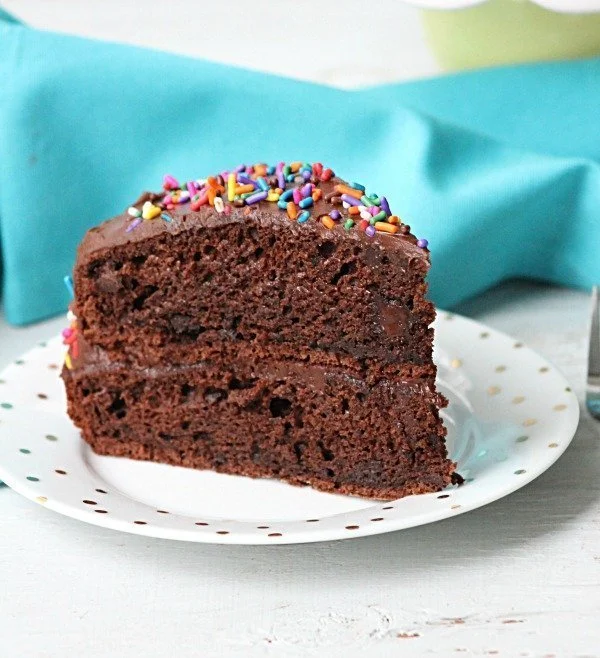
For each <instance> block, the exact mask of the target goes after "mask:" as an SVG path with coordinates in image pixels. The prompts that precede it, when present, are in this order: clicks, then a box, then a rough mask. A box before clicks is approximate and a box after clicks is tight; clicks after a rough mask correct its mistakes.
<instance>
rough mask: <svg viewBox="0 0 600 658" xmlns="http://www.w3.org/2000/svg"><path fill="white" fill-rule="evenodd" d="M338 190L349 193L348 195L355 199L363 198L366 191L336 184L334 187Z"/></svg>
mask: <svg viewBox="0 0 600 658" xmlns="http://www.w3.org/2000/svg"><path fill="white" fill-rule="evenodd" d="M333 189H334V190H335V191H336V192H339V193H340V194H347V195H348V196H353V197H354V198H355V199H359V200H360V199H362V196H363V194H364V192H361V191H360V190H355V189H354V188H353V187H348V186H347V185H336V186H335V187H334V188H333Z"/></svg>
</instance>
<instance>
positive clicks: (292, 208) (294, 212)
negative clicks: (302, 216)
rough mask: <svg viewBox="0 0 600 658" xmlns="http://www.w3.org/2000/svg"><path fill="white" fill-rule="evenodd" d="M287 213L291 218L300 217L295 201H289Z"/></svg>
mask: <svg viewBox="0 0 600 658" xmlns="http://www.w3.org/2000/svg"><path fill="white" fill-rule="evenodd" d="M287 214H288V217H289V218H290V219H296V217H298V206H297V205H296V204H295V203H294V202H293V201H289V202H288V204H287Z"/></svg>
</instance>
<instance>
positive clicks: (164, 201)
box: [163, 194, 173, 205]
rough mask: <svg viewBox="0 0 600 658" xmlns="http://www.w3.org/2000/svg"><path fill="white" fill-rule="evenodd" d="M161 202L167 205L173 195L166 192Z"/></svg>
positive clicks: (171, 200) (171, 201)
mask: <svg viewBox="0 0 600 658" xmlns="http://www.w3.org/2000/svg"><path fill="white" fill-rule="evenodd" d="M163 203H165V204H167V205H168V204H169V203H173V197H172V196H171V195H170V194H167V195H166V196H165V198H164V199H163Z"/></svg>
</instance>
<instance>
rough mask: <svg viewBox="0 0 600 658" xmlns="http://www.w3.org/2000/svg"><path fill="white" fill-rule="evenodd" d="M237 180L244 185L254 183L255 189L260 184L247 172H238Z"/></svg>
mask: <svg viewBox="0 0 600 658" xmlns="http://www.w3.org/2000/svg"><path fill="white" fill-rule="evenodd" d="M237 181H238V183H243V184H244V185H252V186H253V187H254V189H256V188H257V187H258V184H257V183H256V182H255V181H253V180H252V179H251V178H250V177H248V176H246V174H238V175H237Z"/></svg>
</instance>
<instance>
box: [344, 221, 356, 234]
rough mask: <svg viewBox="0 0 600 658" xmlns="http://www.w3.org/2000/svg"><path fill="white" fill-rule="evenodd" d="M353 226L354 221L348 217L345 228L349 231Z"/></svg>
mask: <svg viewBox="0 0 600 658" xmlns="http://www.w3.org/2000/svg"><path fill="white" fill-rule="evenodd" d="M353 226H354V222H353V221H352V220H351V219H347V220H346V221H345V222H344V228H345V229H346V231H349V230H350V229H351V228H352V227H353Z"/></svg>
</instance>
